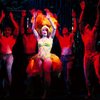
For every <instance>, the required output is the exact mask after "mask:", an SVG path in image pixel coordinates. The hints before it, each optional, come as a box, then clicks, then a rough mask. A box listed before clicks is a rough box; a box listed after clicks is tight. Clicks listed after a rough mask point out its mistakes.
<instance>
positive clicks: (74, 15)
mask: <svg viewBox="0 0 100 100" xmlns="http://www.w3.org/2000/svg"><path fill="white" fill-rule="evenodd" d="M72 17H76V12H75V11H74V10H73V9H72Z"/></svg>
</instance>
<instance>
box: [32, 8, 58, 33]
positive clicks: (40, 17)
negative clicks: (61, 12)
mask: <svg viewBox="0 0 100 100" xmlns="http://www.w3.org/2000/svg"><path fill="white" fill-rule="evenodd" d="M44 11H46V12H47V13H49V15H50V18H51V20H52V22H53V23H54V25H55V26H58V21H57V19H56V17H55V16H54V15H53V13H51V12H50V11H49V10H48V9H45V10H44ZM33 21H34V18H33V17H32V19H31V22H32V23H33ZM43 26H47V27H48V28H49V29H48V31H49V33H52V30H53V28H52V25H51V23H50V22H49V20H48V19H47V18H46V15H44V14H43V13H42V11H40V10H38V11H37V17H36V23H35V29H36V30H37V31H38V33H39V34H41V28H42V27H43Z"/></svg>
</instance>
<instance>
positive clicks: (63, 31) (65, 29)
mask: <svg viewBox="0 0 100 100" xmlns="http://www.w3.org/2000/svg"><path fill="white" fill-rule="evenodd" d="M62 34H63V35H67V34H68V28H67V27H64V28H63V30H62Z"/></svg>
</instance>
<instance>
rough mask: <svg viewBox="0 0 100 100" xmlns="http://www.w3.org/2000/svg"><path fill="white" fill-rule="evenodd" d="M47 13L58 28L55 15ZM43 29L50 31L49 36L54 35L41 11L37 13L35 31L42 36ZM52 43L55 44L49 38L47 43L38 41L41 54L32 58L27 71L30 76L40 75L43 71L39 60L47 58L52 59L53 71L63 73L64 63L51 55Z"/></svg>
mask: <svg viewBox="0 0 100 100" xmlns="http://www.w3.org/2000/svg"><path fill="white" fill-rule="evenodd" d="M45 11H46V12H48V13H49V15H50V17H51V20H52V21H53V22H54V24H55V25H56V26H57V25H58V22H57V20H56V18H55V17H54V16H53V14H52V13H51V12H50V11H49V10H48V9H45ZM33 20H34V18H33V17H32V20H31V22H33ZM42 28H47V29H48V35H50V34H51V33H52V30H53V29H52V26H51V24H50V22H49V21H48V19H47V18H46V16H45V15H43V13H42V12H41V11H40V10H39V11H37V17H36V25H35V29H36V30H37V32H38V33H39V35H40V36H41V29H42ZM52 43H53V39H52V38H48V39H47V40H45V41H41V40H40V41H38V51H39V52H38V54H36V55H35V56H33V57H32V58H30V60H29V64H28V66H27V69H26V71H27V73H28V75H29V76H35V75H38V74H40V71H41V69H40V68H39V66H38V62H37V59H41V60H42V61H43V60H44V59H46V58H51V60H52V67H51V69H52V71H54V72H57V73H59V72H61V71H62V63H61V61H60V59H59V57H58V56H56V55H55V54H52V53H50V51H51V49H52Z"/></svg>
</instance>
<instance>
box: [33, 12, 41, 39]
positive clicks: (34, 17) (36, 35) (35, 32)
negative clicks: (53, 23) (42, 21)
mask: <svg viewBox="0 0 100 100" xmlns="http://www.w3.org/2000/svg"><path fill="white" fill-rule="evenodd" d="M36 17H37V13H36V12H34V13H33V22H32V30H33V33H34V35H35V37H36V38H37V40H38V39H40V36H39V34H38V32H37V31H36V29H35V24H36Z"/></svg>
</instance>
